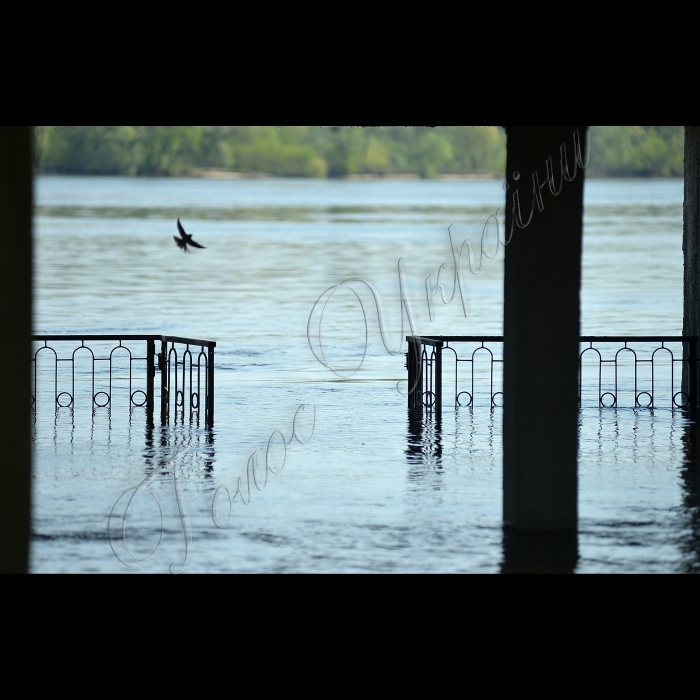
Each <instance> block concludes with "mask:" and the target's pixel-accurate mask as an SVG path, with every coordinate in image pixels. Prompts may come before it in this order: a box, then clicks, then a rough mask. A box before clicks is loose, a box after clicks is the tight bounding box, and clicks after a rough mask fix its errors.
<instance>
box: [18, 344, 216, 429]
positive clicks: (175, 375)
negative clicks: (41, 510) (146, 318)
mask: <svg viewBox="0 0 700 700" xmlns="http://www.w3.org/2000/svg"><path fill="white" fill-rule="evenodd" d="M32 346H33V347H32V357H31V362H32V390H31V391H32V393H31V405H32V408H33V410H34V411H37V410H41V407H42V406H43V405H44V404H45V403H46V402H45V401H44V400H42V401H39V402H37V388H40V389H41V395H42V397H43V398H45V395H46V392H48V393H49V394H50V395H51V394H52V395H53V401H54V404H55V408H56V410H60V409H68V408H70V409H72V408H74V407H75V406H76V404H78V403H80V402H83V401H87V402H89V403H90V404H91V407H92V410H93V411H96V410H100V409H105V408H107V407H111V406H112V403H113V398H114V397H115V393H116V392H118V391H124V390H126V391H128V405H129V407H130V408H131V409H133V408H139V407H143V408H145V411H146V420H147V422H148V423H149V424H151V425H152V424H153V421H154V412H155V407H156V405H158V404H160V422H161V423H162V424H163V425H165V424H167V423H168V422H169V421H170V420H171V419H172V420H174V421H177V420H178V419H180V420H181V421H184V420H185V419H189V420H198V419H200V418H203V419H204V425H205V426H206V427H212V426H213V425H214V349H215V347H216V342H214V341H213V340H198V339H195V338H181V337H178V336H165V335H35V336H32ZM83 351H84V352H83ZM47 353H48V356H49V357H50V358H51V360H53V361H52V362H50V363H48V364H47V363H46V362H43V361H42V362H39V361H38V360H39V359H40V358H43V357H44V355H46V354H47ZM81 358H83V359H82V362H79V361H78V360H80V359H81ZM86 358H89V359H88V360H87V362H85V359H86ZM158 375H160V381H159V382H158V381H157V380H156V377H157V376H158ZM157 386H158V387H159V388H158V389H157V388H156V387H157ZM127 387H128V389H127ZM76 391H77V392H78V393H77V394H76ZM157 393H159V394H160V396H159V397H157V396H156V394H157ZM124 403H126V395H125V401H124ZM39 404H41V406H40V405H39ZM119 405H121V399H120V402H119Z"/></svg>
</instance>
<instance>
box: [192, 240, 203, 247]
mask: <svg viewBox="0 0 700 700" xmlns="http://www.w3.org/2000/svg"><path fill="white" fill-rule="evenodd" d="M189 244H190V245H191V246H194V247H195V248H206V246H205V245H199V243H195V242H194V241H189Z"/></svg>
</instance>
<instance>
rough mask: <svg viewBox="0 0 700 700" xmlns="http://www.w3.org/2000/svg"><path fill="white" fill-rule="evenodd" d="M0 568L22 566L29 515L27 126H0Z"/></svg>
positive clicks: (23, 568) (21, 568) (29, 219)
mask: <svg viewBox="0 0 700 700" xmlns="http://www.w3.org/2000/svg"><path fill="white" fill-rule="evenodd" d="M0 250H2V254H0V346H1V347H2V351H3V366H2V368H1V369H0V397H1V399H0V426H1V427H2V434H3V436H4V440H3V442H2V446H1V447H0V449H1V450H2V467H1V468H0V573H21V572H26V570H27V563H28V553H29V518H30V475H31V446H30V440H31V434H30V411H31V408H30V399H29V396H30V376H31V375H30V352H31V332H32V144H31V127H29V126H0Z"/></svg>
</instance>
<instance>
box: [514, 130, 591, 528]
mask: <svg viewBox="0 0 700 700" xmlns="http://www.w3.org/2000/svg"><path fill="white" fill-rule="evenodd" d="M586 130H587V127H585V126H508V127H506V133H507V137H508V151H507V165H506V171H507V172H506V182H507V185H508V190H507V192H506V239H507V238H508V236H509V235H510V231H511V228H512V231H513V234H512V238H511V239H510V242H509V243H508V245H507V246H506V250H505V289H504V293H505V311H504V336H505V337H504V389H503V406H504V410H503V419H504V425H503V447H504V455H503V520H504V525H506V526H511V527H513V528H515V529H518V530H575V529H576V526H577V464H576V462H577V455H578V366H579V365H578V354H579V288H580V281H581V234H582V223H583V180H584V173H583V170H582V168H581V165H580V161H579V162H578V163H577V159H576V155H577V154H576V153H575V150H574V144H575V136H574V135H575V133H576V132H578V135H579V137H580V144H581V148H580V151H581V155H582V156H583V158H585V157H586V153H585V144H586ZM562 144H565V156H566V159H565V160H566V165H567V166H568V167H567V168H566V169H564V167H563V165H562V161H563V160H564V159H563V158H562ZM550 158H551V161H549V164H550V169H549V171H550V172H551V173H552V180H553V182H552V188H553V190H554V192H558V195H556V196H555V194H553V193H552V191H551V190H550V186H549V185H548V184H547V175H548V159H550ZM562 171H564V173H565V174H566V175H567V177H563V176H562Z"/></svg>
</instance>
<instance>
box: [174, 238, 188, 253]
mask: <svg viewBox="0 0 700 700" xmlns="http://www.w3.org/2000/svg"><path fill="white" fill-rule="evenodd" d="M173 240H174V241H175V243H177V247H178V248H182V250H184V251H185V252H187V243H185V241H183V240H182V238H178V237H177V236H173Z"/></svg>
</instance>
